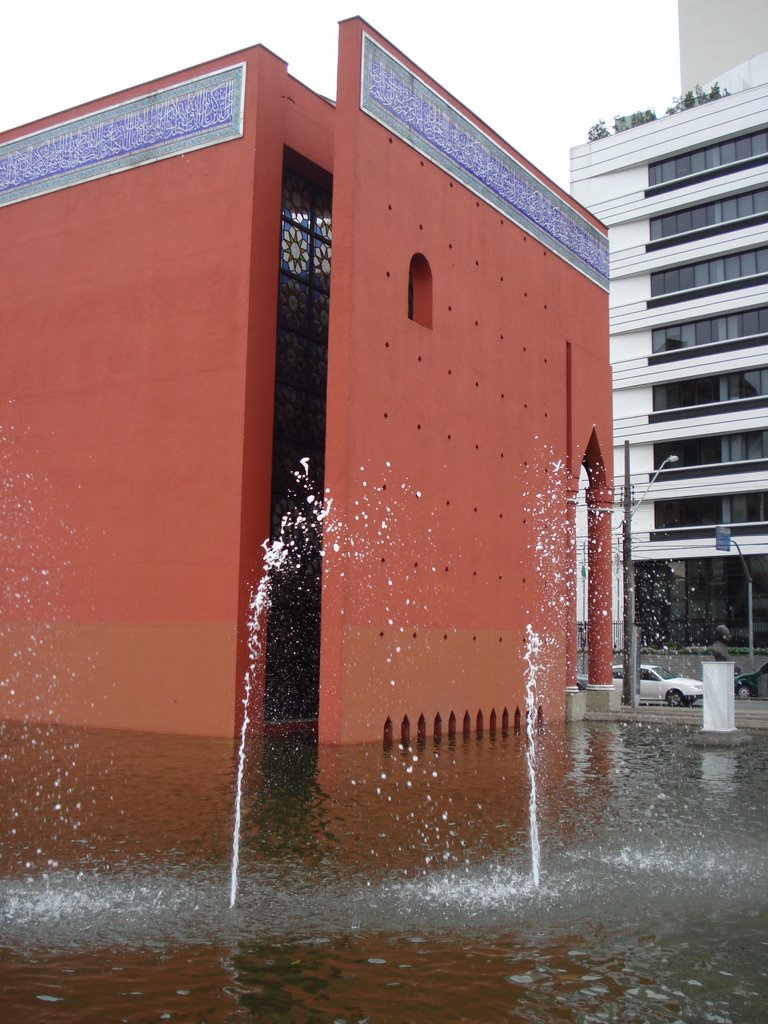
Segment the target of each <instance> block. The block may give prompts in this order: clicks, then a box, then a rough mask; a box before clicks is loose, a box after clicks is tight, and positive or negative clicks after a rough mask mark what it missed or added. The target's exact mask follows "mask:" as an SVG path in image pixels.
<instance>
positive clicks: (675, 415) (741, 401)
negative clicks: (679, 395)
mask: <svg viewBox="0 0 768 1024" xmlns="http://www.w3.org/2000/svg"><path fill="white" fill-rule="evenodd" d="M766 408H768V395H757V396H756V397H755V398H729V399H728V400H727V401H725V402H710V403H709V404H707V405H684V406H680V407H679V408H677V409H663V410H659V411H658V412H652V413H649V414H648V422H649V423H666V422H668V421H669V420H686V419H688V418H689V417H691V418H695V417H697V416H724V415H727V414H728V413H730V412H745V411H747V410H748V409H766Z"/></svg>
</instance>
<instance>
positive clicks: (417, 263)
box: [408, 252, 432, 328]
mask: <svg viewBox="0 0 768 1024" xmlns="http://www.w3.org/2000/svg"><path fill="white" fill-rule="evenodd" d="M408 319H409V320H413V321H414V323H417V324H421V326H422V327H429V328H431V327H432V268H431V267H430V265H429V260H428V259H427V257H426V256H424V255H423V254H422V253H420V252H416V253H414V254H413V256H412V257H411V265H410V267H409V268H408Z"/></svg>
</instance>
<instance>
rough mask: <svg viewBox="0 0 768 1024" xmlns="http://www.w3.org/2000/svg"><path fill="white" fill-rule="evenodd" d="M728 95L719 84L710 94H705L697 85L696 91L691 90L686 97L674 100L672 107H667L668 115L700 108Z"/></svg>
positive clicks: (714, 86)
mask: <svg viewBox="0 0 768 1024" xmlns="http://www.w3.org/2000/svg"><path fill="white" fill-rule="evenodd" d="M727 95H728V93H727V91H721V90H720V83H719V82H715V84H714V85H713V86H712V88H711V89H710V90H709V92H705V91H704V90H703V89H702V88H701V86H700V85H697V86H696V88H695V89H689V90H688V92H687V93H686V94H685V95H684V96H678V97H677V99H675V100H673V102H672V105H671V106H669V107H667V113H668V114H679V113H680V111H681V110H690V109H691V107H698V106H700V105H701V104H702V103H709V102H711V100H719V99H720V97H721V96H727Z"/></svg>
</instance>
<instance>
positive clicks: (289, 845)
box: [0, 723, 768, 1024]
mask: <svg viewBox="0 0 768 1024" xmlns="http://www.w3.org/2000/svg"><path fill="white" fill-rule="evenodd" d="M0 741H1V742H2V747H1V752H0V779H2V785H0V810H1V812H2V821H3V823H4V827H3V831H2V835H1V836H0V951H1V953H2V955H1V956H0V1021H3V1022H4V1024H5V1022H9V1024H15V1022H27V1021H30V1022H31V1021H34V1022H49V1021H50V1022H54V1021H62V1022H80V1021H95V1022H108V1021H131V1022H133V1021H136V1022H149V1021H163V1020H169V1021H190V1022H210V1024H213V1022H224V1021H345V1022H352V1021H370V1022H378V1021H382V1022H409V1021H425V1020H428V1021H441V1022H442V1021H477V1022H496V1021H498V1022H502V1021H520V1022H523V1021H525V1022H529V1021H530V1022H549V1021H569V1022H589V1021H621V1022H638V1024H647V1022H651V1024H652V1022H675V1021H685V1022H689V1021H690V1022H696V1024H698V1022H707V1021H712V1022H734V1024H735V1022H746V1021H754V1022H758V1021H765V1020H766V1019H767V1018H766V1009H765V1007H766V1006H768V813H767V801H766V795H767V794H768V772H767V769H768V737H765V736H759V735H756V736H755V737H754V738H753V740H752V742H751V743H750V744H748V745H747V746H745V747H742V748H738V749H733V750H709V749H700V748H698V747H696V746H695V745H694V744H693V743H692V742H691V737H690V735H689V734H688V733H687V732H685V731H684V730H680V729H675V728H670V727H655V726H654V727H648V726H642V725H631V726H629V725H628V726H614V725H605V724H596V723H595V724H584V723H581V724H578V725H573V726H570V727H568V728H567V729H565V728H554V727H548V728H547V730H546V731H545V732H543V733H542V734H540V735H539V736H538V737H537V748H538V749H537V762H538V771H539V784H538V809H539V834H540V841H541V885H540V887H539V888H538V889H537V888H536V887H534V885H533V884H532V881H531V854H530V848H529V829H528V794H529V790H528V783H527V778H526V770H525V743H526V741H525V737H524V736H514V735H509V736H504V737H502V736H501V735H498V736H496V737H490V736H488V734H487V733H486V735H485V736H484V737H483V738H476V737H472V738H471V739H470V740H467V741H464V740H459V741H457V742H455V743H453V742H450V743H449V742H446V741H444V742H443V743H442V744H439V745H435V744H433V743H432V742H431V741H429V742H427V743H426V744H425V745H424V746H423V747H421V746H415V747H414V748H413V749H412V750H407V751H403V750H400V749H398V748H397V747H396V748H394V749H392V750H388V751H385V750H382V749H381V748H380V747H379V746H363V747H352V748H342V749H335V748H332V749H326V748H320V749H317V748H316V747H314V746H313V745H311V744H309V743H307V742H305V741H301V740H282V741H279V742H278V741H264V742H263V743H256V744H254V745H253V747H252V748H251V749H250V750H249V752H248V765H249V770H248V772H247V779H246V785H245V791H244V795H243V830H242V842H241V860H240V878H239V890H238V898H237V903H236V905H235V908H234V909H233V910H231V909H230V907H229V882H230V875H229V871H230V855H231V842H232V834H231V830H232V817H233V792H234V778H235V767H236V766H235V750H234V747H233V744H232V743H224V742H220V741H210V740H200V739H187V738H177V737H155V736H136V735H125V734H120V733H108V732H92V733H84V732H80V731H75V730H67V729H62V728H58V729H47V730H42V729H39V728H33V727H29V726H27V727H24V726H19V725H9V724H8V725H5V726H3V727H0Z"/></svg>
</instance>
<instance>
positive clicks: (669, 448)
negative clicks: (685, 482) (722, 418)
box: [653, 430, 768, 469]
mask: <svg viewBox="0 0 768 1024" xmlns="http://www.w3.org/2000/svg"><path fill="white" fill-rule="evenodd" d="M670 455H676V456H677V459H678V462H677V466H676V467H675V468H679V469H682V468H685V467H688V466H710V465H721V464H724V463H731V462H754V461H758V460H760V459H768V430H748V431H745V432H744V433H739V434H716V435H713V436H711V437H686V438H681V439H680V440H679V441H659V442H657V443H656V444H654V446H653V462H654V469H660V468H661V465H662V464H663V463H664V461H665V460H666V459H667V458H669V456H670Z"/></svg>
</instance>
